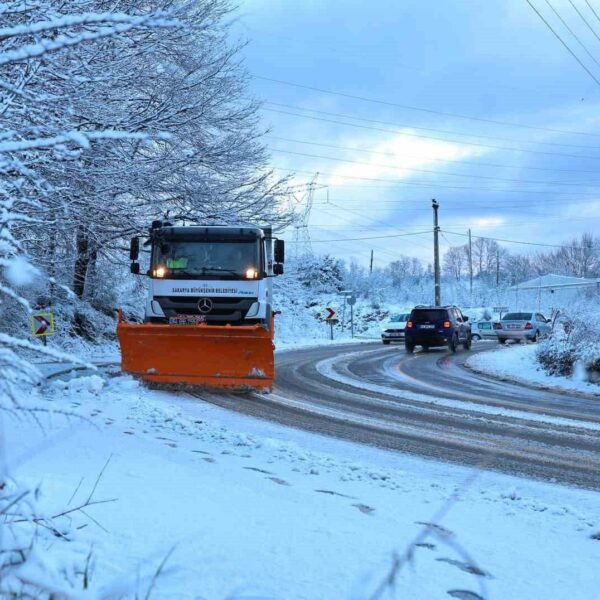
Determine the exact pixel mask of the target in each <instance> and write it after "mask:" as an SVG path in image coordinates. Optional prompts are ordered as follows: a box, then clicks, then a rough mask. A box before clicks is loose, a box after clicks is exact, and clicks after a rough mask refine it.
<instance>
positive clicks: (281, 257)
mask: <svg viewBox="0 0 600 600" xmlns="http://www.w3.org/2000/svg"><path fill="white" fill-rule="evenodd" d="M274 258H275V262H276V263H284V262H285V242H284V241H283V240H275V252H274Z"/></svg>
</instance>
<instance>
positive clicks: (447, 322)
mask: <svg viewBox="0 0 600 600" xmlns="http://www.w3.org/2000/svg"><path fill="white" fill-rule="evenodd" d="M450 327H452V323H450V321H444V329H450Z"/></svg>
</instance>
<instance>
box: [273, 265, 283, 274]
mask: <svg viewBox="0 0 600 600" xmlns="http://www.w3.org/2000/svg"><path fill="white" fill-rule="evenodd" d="M273 275H283V265H282V264H281V263H275V264H274V265H273Z"/></svg>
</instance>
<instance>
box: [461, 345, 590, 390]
mask: <svg viewBox="0 0 600 600" xmlns="http://www.w3.org/2000/svg"><path fill="white" fill-rule="evenodd" d="M536 349H537V346H536V345H535V344H511V345H508V346H501V347H499V348H498V349H497V350H494V351H491V352H480V353H478V354H475V355H474V356H472V357H471V358H469V359H468V360H467V363H466V364H467V366H469V367H471V368H472V369H475V370H476V371H479V372H481V373H486V374H488V375H493V376H495V377H502V378H507V379H511V380H514V381H522V382H524V383H528V384H533V385H539V386H541V387H544V388H551V389H557V390H563V391H571V392H572V391H576V392H586V393H591V394H597V395H598V396H600V385H597V384H594V383H589V382H587V381H585V379H584V377H583V376H579V377H578V376H577V374H575V375H573V377H561V376H558V375H549V374H548V373H546V372H545V371H544V370H543V369H542V368H541V367H540V364H539V363H538V362H537V360H536V357H535V352H536Z"/></svg>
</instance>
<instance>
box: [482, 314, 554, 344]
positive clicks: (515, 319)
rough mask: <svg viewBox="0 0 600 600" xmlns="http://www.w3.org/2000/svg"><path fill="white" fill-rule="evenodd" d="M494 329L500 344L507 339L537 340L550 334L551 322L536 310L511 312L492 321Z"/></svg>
mask: <svg viewBox="0 0 600 600" xmlns="http://www.w3.org/2000/svg"><path fill="white" fill-rule="evenodd" d="M494 329H495V331H496V335H497V336H498V341H499V342H500V343H501V344H504V342H506V341H507V340H518V341H530V342H537V341H538V340H539V339H540V338H541V337H546V336H547V335H550V333H551V332H552V322H551V321H550V320H549V319H546V317H544V315H542V314H541V313H538V312H533V311H531V312H512V313H506V314H505V315H504V316H503V317H502V319H500V321H498V322H497V323H494Z"/></svg>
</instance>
